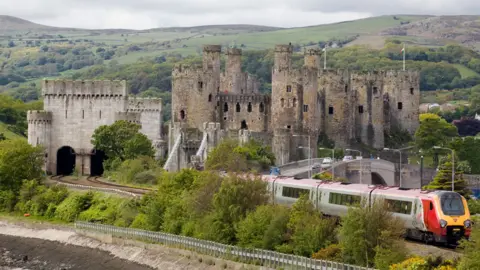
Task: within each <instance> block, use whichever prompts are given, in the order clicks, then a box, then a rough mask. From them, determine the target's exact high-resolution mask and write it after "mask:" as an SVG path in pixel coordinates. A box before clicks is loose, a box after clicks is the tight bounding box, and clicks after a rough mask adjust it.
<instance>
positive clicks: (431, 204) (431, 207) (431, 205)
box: [430, 202, 433, 210]
mask: <svg viewBox="0 0 480 270" xmlns="http://www.w3.org/2000/svg"><path fill="white" fill-rule="evenodd" d="M430 210H433V203H432V202H430Z"/></svg>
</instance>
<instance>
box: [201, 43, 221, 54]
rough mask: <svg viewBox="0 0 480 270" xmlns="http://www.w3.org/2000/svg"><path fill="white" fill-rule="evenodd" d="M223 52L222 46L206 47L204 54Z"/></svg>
mask: <svg viewBox="0 0 480 270" xmlns="http://www.w3.org/2000/svg"><path fill="white" fill-rule="evenodd" d="M221 51H222V45H204V46H203V52H210V53H212V52H218V53H219V52H221Z"/></svg>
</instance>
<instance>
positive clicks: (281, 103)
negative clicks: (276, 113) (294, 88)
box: [280, 98, 285, 107]
mask: <svg viewBox="0 0 480 270" xmlns="http://www.w3.org/2000/svg"><path fill="white" fill-rule="evenodd" d="M280 105H281V106H282V107H284V106H285V99H283V98H282V99H280Z"/></svg>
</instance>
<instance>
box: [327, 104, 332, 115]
mask: <svg viewBox="0 0 480 270" xmlns="http://www.w3.org/2000/svg"><path fill="white" fill-rule="evenodd" d="M328 114H333V107H332V106H330V107H328Z"/></svg>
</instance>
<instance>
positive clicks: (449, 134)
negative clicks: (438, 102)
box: [415, 113, 458, 151]
mask: <svg viewBox="0 0 480 270" xmlns="http://www.w3.org/2000/svg"><path fill="white" fill-rule="evenodd" d="M455 136H458V132H457V128H456V127H455V126H454V125H452V124H450V123H448V122H447V121H445V119H442V118H441V117H440V116H438V115H436V114H432V113H425V114H421V115H420V127H419V128H418V129H417V131H416V132H415V143H416V145H417V146H418V148H420V149H423V150H427V151H430V150H431V149H432V147H433V146H436V145H439V146H441V145H444V144H446V143H447V142H448V141H449V139H451V138H453V137H455Z"/></svg>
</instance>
